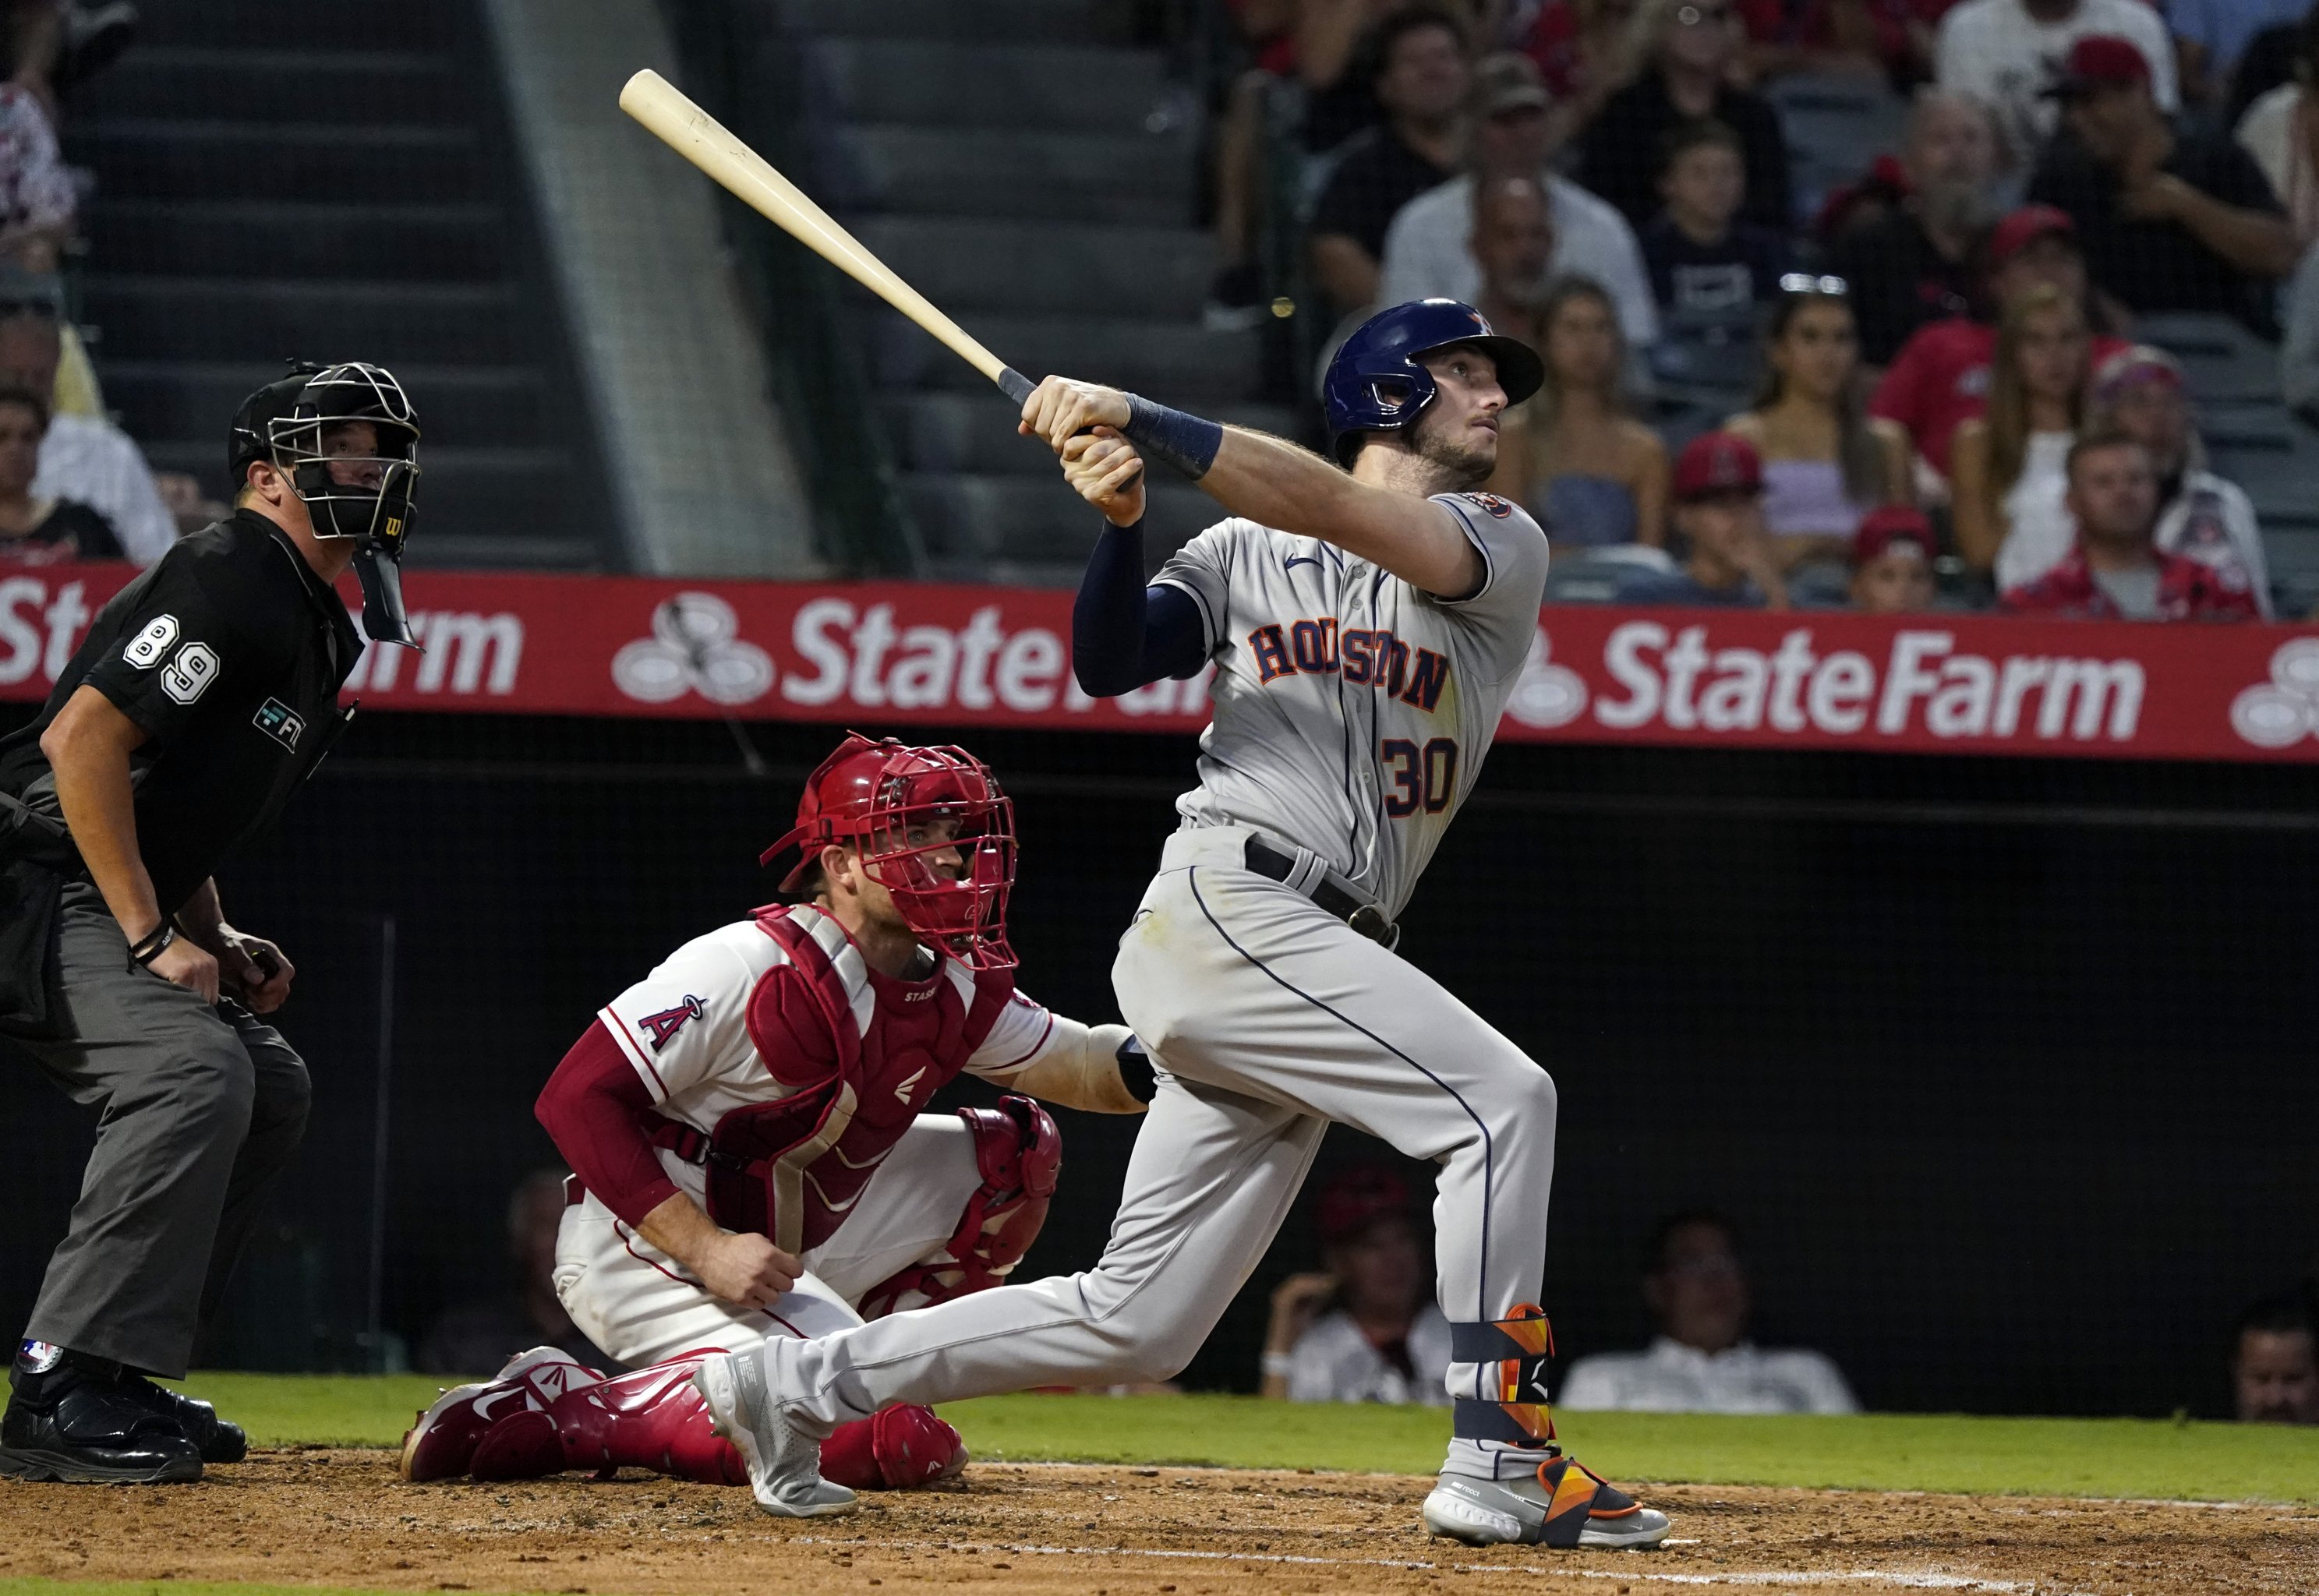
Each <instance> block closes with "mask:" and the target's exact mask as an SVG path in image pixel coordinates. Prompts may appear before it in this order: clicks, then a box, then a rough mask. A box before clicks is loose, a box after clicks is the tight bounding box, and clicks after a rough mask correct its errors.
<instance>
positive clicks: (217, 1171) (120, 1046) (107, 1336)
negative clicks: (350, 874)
mask: <svg viewBox="0 0 2319 1596" xmlns="http://www.w3.org/2000/svg"><path fill="white" fill-rule="evenodd" d="M57 920H58V924H57V932H56V935H57V968H56V970H55V972H54V985H53V986H52V987H50V1013H49V1020H48V1023H47V1024H46V1025H45V1026H44V1027H43V1028H42V1030H41V1032H40V1033H39V1034H30V1033H26V1032H14V1031H12V1032H7V1033H5V1034H6V1040H7V1041H9V1042H11V1043H13V1044H14V1046H15V1047H16V1048H17V1049H19V1050H22V1051H23V1053H24V1054H25V1055H26V1056H27V1057H28V1058H30V1059H32V1061H33V1062H34V1063H36V1064H38V1065H39V1066H40V1067H41V1069H42V1070H43V1071H44V1072H46V1074H47V1075H48V1077H49V1078H50V1080H53V1081H54V1082H56V1084H57V1086H58V1087H59V1088H60V1089H62V1090H63V1091H64V1093H65V1094H66V1095H67V1096H69V1097H71V1098H72V1100H73V1101H74V1102H76V1103H78V1104H80V1105H83V1106H84V1107H87V1108H92V1109H95V1111H96V1114H97V1123H96V1147H95V1150H94V1151H93V1152H91V1153H90V1155H89V1160H88V1168H87V1170H86V1173H84V1174H83V1175H82V1177H81V1186H80V1200H79V1201H78V1202H77V1203H76V1204H74V1205H73V1212H72V1222H71V1225H70V1228H69V1229H68V1230H67V1231H66V1232H65V1239H64V1240H63V1241H62V1242H61V1243H59V1246H58V1248H57V1250H56V1252H55V1253H54V1255H53V1256H51V1257H50V1260H49V1270H48V1275H47V1277H46V1278H45V1279H44V1280H43V1281H42V1283H41V1295H40V1300H39V1302H38V1303H36V1304H35V1305H34V1307H33V1309H32V1322H31V1323H30V1324H29V1325H27V1326H26V1327H25V1330H24V1334H25V1336H26V1337H27V1338H28V1339H35V1340H42V1341H51V1342H54V1343H55V1344H56V1345H58V1346H59V1347H68V1348H71V1349H72V1350H74V1351H76V1352H85V1353H88V1354H91V1355H92V1356H95V1357H109V1358H113V1359H116V1360H118V1361H120V1362H122V1363H124V1364H127V1365H129V1366H131V1367H133V1368H137V1369H141V1370H144V1371H145V1372H147V1373H149V1374H154V1375H163V1376H166V1377H168V1378H172V1379H175V1378H178V1377H181V1376H183V1375H184V1374H185V1367H186V1364H187V1360H188V1359H189V1358H190V1357H192V1356H193V1349H194V1333H195V1331H196V1330H198V1329H199V1328H200V1327H201V1326H202V1325H203V1323H205V1322H206V1321H208V1320H209V1318H210V1316H211V1315H212V1314H213V1313H214V1312H216V1311H217V1307H218V1304H219V1303H220V1302H221V1300H222V1299H223V1297H224V1294H225V1286H226V1280H227V1276H229V1275H230V1273H231V1272H232V1269H233V1265H234V1260H235V1259H236V1258H238V1257H239V1255H240V1252H241V1246H242V1243H243V1241H244V1240H247V1239H248V1235H249V1230H250V1226H251V1225H252V1224H254V1223H255V1222H257V1215H258V1212H259V1210H260V1208H261V1207H262V1206H263V1204H264V1203H265V1201H266V1194H267V1193H268V1192H269V1191H271V1190H272V1188H273V1186H274V1184H275V1180H276V1179H277V1178H279V1177H280V1176H281V1174H282V1172H283V1170H284V1168H288V1166H289V1163H290V1160H291V1159H292V1157H293V1156H294V1155H295V1154H296V1152H297V1150H298V1143H299V1141H300V1139H301V1138H302V1136H303V1135H304V1133H305V1129H306V1105H307V1101H308V1097H309V1095H310V1093H309V1087H308V1085H307V1078H306V1066H305V1063H304V1061H303V1060H302V1059H300V1058H299V1057H298V1055H297V1054H296V1053H295V1052H294V1051H293V1050H291V1047H290V1044H289V1043H287V1042H285V1041H283V1040H282V1035H281V1033H280V1032H277V1031H275V1029H274V1027H273V1026H271V1025H268V1024H266V1023H263V1022H261V1021H260V1020H258V1019H257V1017H256V1016H254V1015H252V1014H250V1013H249V1012H248V1010H246V1009H244V1008H242V1007H241V1006H240V1005H239V1004H236V1003H234V1002H233V1001H232V1000H230V999H227V998H221V999H220V1000H219V1002H218V1003H217V1005H215V1006H214V1007H212V1006H211V1005H208V1004H205V1003H203V1001H202V1000H201V999H200V998H199V997H197V996H194V994H193V993H191V992H188V991H187V990H185V988H184V987H176V986H172V985H171V984H170V983H169V982H167V981H165V980H163V979H162V978H160V977H159V976H157V975H154V974H152V973H151V972H150V971H148V970H143V969H138V968H136V967H135V966H134V965H132V964H131V963H130V961H129V947H128V943H127V942H126V940H125V939H124V938H123V937H122V933H121V927H120V925H119V924H118V923H117V922H115V921H114V919H113V916H112V915H111V914H110V913H108V912H107V911H106V909H105V906H104V898H103V897H101V896H99V894H98V893H97V890H96V888H95V887H94V886H91V885H89V884H88V883H86V882H85V881H84V882H76V883H73V884H71V885H68V887H67V888H65V894H64V901H63V904H62V906H60V907H59V911H58V916H57Z"/></svg>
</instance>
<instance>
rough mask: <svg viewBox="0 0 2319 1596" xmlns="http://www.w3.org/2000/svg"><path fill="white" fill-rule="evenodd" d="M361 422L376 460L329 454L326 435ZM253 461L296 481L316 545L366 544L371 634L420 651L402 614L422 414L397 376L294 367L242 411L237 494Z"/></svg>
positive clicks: (361, 556) (237, 432)
mask: <svg viewBox="0 0 2319 1596" xmlns="http://www.w3.org/2000/svg"><path fill="white" fill-rule="evenodd" d="M354 421H365V422H368V423H369V424H370V426H371V427H372V428H373V430H374V432H375V433H376V435H377V439H378V441H377V446H376V447H377V451H378V452H377V453H376V454H374V455H345V454H332V453H330V452H329V448H328V446H327V444H326V442H325V438H326V437H327V435H329V433H330V432H332V431H333V430H334V429H336V428H340V427H343V426H345V425H346V424H347V423H349V422H354ZM253 460H264V461H266V463H267V464H270V465H272V466H274V467H275V469H276V470H278V471H280V472H281V473H283V474H284V476H286V477H288V478H289V479H290V484H291V487H292V488H293V490H294V491H296V493H297V495H298V497H299V498H300V499H301V500H303V501H304V502H305V506H306V513H307V514H308V516H309V517H310V518H311V519H312V521H313V525H314V536H315V537H350V538H355V539H357V540H358V547H357V549H356V558H355V572H356V575H357V576H359V577H360V578H361V579H362V586H363V629H364V630H365V632H367V633H368V634H369V635H370V636H371V637H372V638H373V639H374V640H376V641H378V642H383V643H401V644H404V645H412V646H415V645H414V644H413V639H412V637H411V627H410V623H409V622H408V621H407V620H406V619H405V618H404V616H403V612H402V544H403V540H404V539H405V538H406V537H410V535H411V518H412V516H413V514H414V507H413V503H412V500H413V498H414V496H415V494H416V493H417V491H418V486H419V410H418V408H417V407H416V406H414V405H413V404H412V403H411V397H410V395H408V394H406V393H405V392H403V391H402V383H399V382H397V381H395V378H394V374H393V372H391V371H388V370H387V369H386V368H385V367H384V366H383V365H370V364H368V363H367V362H365V361H359V360H357V361H349V362H347V363H345V364H342V365H331V366H321V365H314V364H312V363H311V361H293V363H292V364H291V366H290V374H289V375H287V376H285V377H283V378H281V379H280V380H279V381H277V382H272V383H267V384H266V386H265V387H263V388H260V389H258V390H257V392H255V393H252V394H251V395H250V396H249V397H248V398H247V399H245V400H243V401H241V408H240V409H239V410H236V411H235V412H234V417H233V428H232V430H231V432H230V435H229V437H228V439H227V443H226V474H227V475H228V476H230V477H231V478H232V479H233V482H234V485H235V487H236V489H237V490H239V487H240V485H241V483H242V482H245V481H247V480H248V473H249V465H250V462H252V461H253Z"/></svg>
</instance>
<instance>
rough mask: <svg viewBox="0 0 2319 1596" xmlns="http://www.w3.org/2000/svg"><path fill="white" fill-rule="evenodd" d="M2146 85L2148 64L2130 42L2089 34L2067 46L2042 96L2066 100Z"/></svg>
mask: <svg viewBox="0 0 2319 1596" xmlns="http://www.w3.org/2000/svg"><path fill="white" fill-rule="evenodd" d="M2149 81H2150V62H2149V61H2148V60H2147V59H2144V57H2143V53H2142V51H2141V50H2140V49H2139V48H2138V47H2137V46H2136V45H2135V44H2134V41H2133V40H2131V39H2125V38H2121V37H2120V36H2119V35H2117V34H2116V33H2089V34H2087V35H2086V36H2085V37H2084V38H2083V39H2080V40H2079V41H2077V42H2076V43H2075V44H2072V45H2071V46H2070V53H2069V55H2068V56H2067V57H2065V58H2064V59H2062V69H2061V70H2060V71H2058V72H2056V73H2055V74H2054V75H2053V82H2052V83H2050V84H2048V85H2047V86H2046V87H2045V95H2046V96H2047V97H2048V98H2051V99H2056V100H2066V99H2069V98H2071V96H2073V95H2082V94H2086V93H2089V92H2090V91H2092V90H2094V89H2103V88H2124V87H2126V86H2129V85H2132V84H2137V83H2140V84H2147V83H2148V82H2149Z"/></svg>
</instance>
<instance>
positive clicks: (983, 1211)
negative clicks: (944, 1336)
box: [824, 1092, 1063, 1479]
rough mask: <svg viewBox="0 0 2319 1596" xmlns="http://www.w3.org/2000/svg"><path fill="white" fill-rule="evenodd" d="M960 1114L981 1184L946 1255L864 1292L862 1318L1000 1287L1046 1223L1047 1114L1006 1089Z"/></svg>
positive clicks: (1051, 1148) (1051, 1170)
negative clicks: (990, 1103)
mask: <svg viewBox="0 0 2319 1596" xmlns="http://www.w3.org/2000/svg"><path fill="white" fill-rule="evenodd" d="M958 1117H959V1118H960V1119H961V1120H964V1121H965V1122H966V1128H967V1130H968V1131H969V1132H970V1133H971V1134H972V1135H973V1137H974V1159H975V1163H976V1165H977V1166H978V1167H979V1168H980V1170H981V1172H982V1184H981V1185H980V1186H978V1187H976V1188H975V1191H974V1195H972V1196H971V1197H970V1198H968V1199H967V1204H966V1212H965V1213H963V1214H961V1216H960V1217H959V1223H958V1230H957V1231H956V1232H955V1233H953V1234H952V1237H951V1239H950V1242H949V1244H948V1246H947V1247H946V1248H945V1249H944V1250H945V1252H946V1254H947V1256H946V1257H943V1258H938V1259H936V1260H935V1261H934V1262H932V1263H920V1264H913V1265H911V1266H910V1267H908V1268H906V1269H902V1270H900V1271H898V1272H897V1273H896V1274H893V1275H891V1276H888V1277H887V1278H886V1279H884V1280H881V1281H880V1282H879V1283H878V1284H877V1285H873V1286H871V1288H870V1289H869V1290H868V1291H866V1292H864V1293H862V1301H861V1303H860V1304H859V1312H861V1314H862V1318H864V1319H881V1318H883V1317H884V1316H885V1315H887V1314H889V1313H898V1312H902V1311H903V1310H904V1309H907V1308H923V1307H925V1306H927V1305H928V1304H929V1303H946V1302H949V1301H950V1300H951V1299H952V1297H961V1296H964V1295H966V1294H968V1293H969V1292H976V1291H981V1290H983V1289H985V1288H986V1287H988V1286H993V1285H998V1284H999V1283H1000V1282H1001V1281H1003V1280H1005V1279H1006V1276H1007V1275H1008V1274H1009V1273H1010V1272H1011V1271H1012V1270H1013V1269H1014V1267H1015V1265H1016V1264H1018V1263H1020V1262H1022V1261H1023V1255H1024V1253H1025V1252H1028V1251H1029V1250H1030V1249H1031V1243H1032V1242H1033V1240H1036V1239H1037V1238H1038V1234H1039V1227H1040V1226H1042V1225H1043V1224H1045V1223H1046V1222H1047V1208H1048V1205H1049V1204H1051V1203H1052V1202H1053V1200H1054V1195H1055V1178H1056V1177H1057V1175H1058V1174H1059V1173H1060V1171H1061V1168H1062V1162H1063V1146H1062V1133H1061V1132H1059V1131H1058V1130H1056V1129H1055V1122H1054V1118H1053V1116H1052V1115H1051V1114H1048V1113H1047V1111H1046V1110H1045V1109H1044V1108H1042V1107H1041V1106H1040V1105H1038V1104H1037V1103H1035V1102H1033V1100H1032V1099H1030V1098H1028V1097H1024V1096H1019V1095H1017V1094H1015V1093H1012V1092H1010V1093H1008V1094H1007V1095H1006V1096H1004V1097H1001V1098H1000V1099H999V1100H998V1106H997V1107H996V1108H961V1109H960V1110H959V1111H958ZM824 1472H825V1473H826V1470H825V1471H824ZM828 1477H829V1478H831V1479H835V1478H836V1477H837V1476H836V1475H835V1474H830V1475H829V1476H828Z"/></svg>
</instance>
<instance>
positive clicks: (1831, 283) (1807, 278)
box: [1780, 272, 1852, 299]
mask: <svg viewBox="0 0 2319 1596" xmlns="http://www.w3.org/2000/svg"><path fill="white" fill-rule="evenodd" d="M1780 292H1781V293H1818V294H1826V295H1827V296H1828V297H1830V298H1833V299H1841V298H1843V297H1844V296H1845V295H1846V294H1848V293H1851V292H1852V284H1849V283H1847V282H1845V280H1844V279H1843V278H1841V277H1830V276H1818V277H1816V276H1814V275H1812V274H1811V273H1809V272H1789V273H1787V274H1785V275H1782V277H1781V278H1780Z"/></svg>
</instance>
